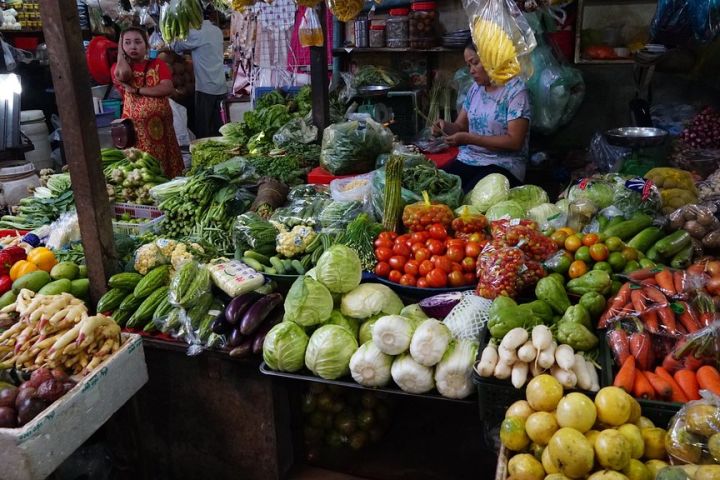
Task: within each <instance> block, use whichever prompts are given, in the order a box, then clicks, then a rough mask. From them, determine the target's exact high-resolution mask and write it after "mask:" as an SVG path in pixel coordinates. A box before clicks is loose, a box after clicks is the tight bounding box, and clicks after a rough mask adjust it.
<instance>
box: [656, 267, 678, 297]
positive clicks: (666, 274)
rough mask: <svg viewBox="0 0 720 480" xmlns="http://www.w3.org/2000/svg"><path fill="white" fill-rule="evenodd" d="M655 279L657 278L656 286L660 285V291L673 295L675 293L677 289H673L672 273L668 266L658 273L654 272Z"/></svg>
mask: <svg viewBox="0 0 720 480" xmlns="http://www.w3.org/2000/svg"><path fill="white" fill-rule="evenodd" d="M655 280H657V282H658V287H660V291H661V292H663V293H664V294H665V295H669V296H673V295H675V294H676V293H677V291H675V285H674V284H673V277H672V273H671V272H670V269H669V268H663V269H662V270H660V271H659V272H658V273H656V274H655Z"/></svg>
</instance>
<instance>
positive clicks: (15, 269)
mask: <svg viewBox="0 0 720 480" xmlns="http://www.w3.org/2000/svg"><path fill="white" fill-rule="evenodd" d="M37 269H38V267H37V265H35V264H34V263H32V262H28V261H27V260H20V261H19V262H17V263H15V265H13V266H12V268H11V269H10V280H12V281H13V282H14V281H15V280H17V279H18V278H20V277H22V276H23V275H25V274H26V273H30V272H34V271H35V270H37Z"/></svg>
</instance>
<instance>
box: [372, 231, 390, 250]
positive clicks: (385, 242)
mask: <svg viewBox="0 0 720 480" xmlns="http://www.w3.org/2000/svg"><path fill="white" fill-rule="evenodd" d="M381 235H382V234H381ZM373 245H375V248H392V247H393V241H392V240H389V239H383V238H378V239H377V240H375V242H374V243H373Z"/></svg>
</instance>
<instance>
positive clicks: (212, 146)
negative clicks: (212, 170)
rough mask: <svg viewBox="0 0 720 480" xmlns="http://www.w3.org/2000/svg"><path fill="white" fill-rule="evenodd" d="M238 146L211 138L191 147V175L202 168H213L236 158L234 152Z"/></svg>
mask: <svg viewBox="0 0 720 480" xmlns="http://www.w3.org/2000/svg"><path fill="white" fill-rule="evenodd" d="M236 148H237V145H235V144H232V143H229V142H227V141H218V140H213V139H210V138H207V139H203V140H201V141H198V142H197V143H194V144H192V145H190V155H191V156H192V167H191V168H190V172H189V173H190V174H191V175H192V174H194V173H195V172H197V171H198V170H200V169H201V168H206V167H212V166H213V165H217V164H218V163H222V162H224V161H226V160H229V159H231V158H232V157H233V156H235V153H234V150H235V149H236Z"/></svg>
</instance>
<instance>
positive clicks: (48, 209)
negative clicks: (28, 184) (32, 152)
mask: <svg viewBox="0 0 720 480" xmlns="http://www.w3.org/2000/svg"><path fill="white" fill-rule="evenodd" d="M45 181H46V183H45V185H43V186H40V187H38V188H36V189H35V191H34V192H33V194H32V196H30V197H25V198H23V199H22V200H20V204H19V205H18V207H17V211H16V212H15V214H14V215H4V216H3V217H2V218H0V228H16V229H19V230H34V229H36V228H40V227H42V226H44V225H49V224H51V223H52V222H54V221H55V220H57V219H58V218H59V217H60V215H62V214H63V213H65V212H68V211H70V210H74V209H75V199H74V197H73V192H72V189H71V185H70V174H68V173H59V174H56V175H50V176H49V177H46V180H45Z"/></svg>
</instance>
